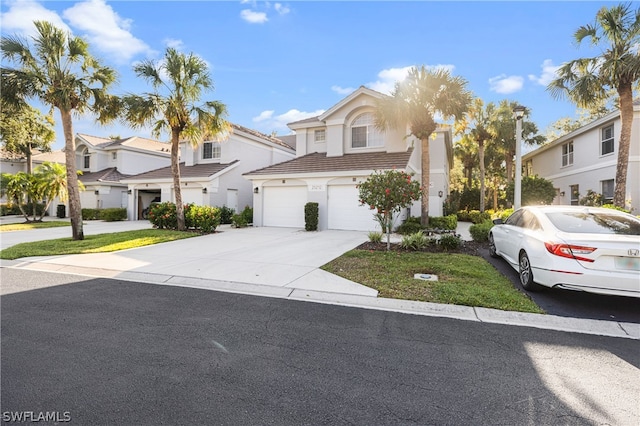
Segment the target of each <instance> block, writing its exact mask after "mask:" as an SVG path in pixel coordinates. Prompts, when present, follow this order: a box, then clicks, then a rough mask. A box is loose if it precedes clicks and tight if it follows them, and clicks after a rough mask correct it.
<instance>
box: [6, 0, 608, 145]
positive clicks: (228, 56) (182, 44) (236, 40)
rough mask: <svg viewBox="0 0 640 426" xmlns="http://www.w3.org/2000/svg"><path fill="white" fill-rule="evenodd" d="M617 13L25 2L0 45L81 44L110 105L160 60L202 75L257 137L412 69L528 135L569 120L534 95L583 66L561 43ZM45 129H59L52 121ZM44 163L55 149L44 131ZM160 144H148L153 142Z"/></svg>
mask: <svg viewBox="0 0 640 426" xmlns="http://www.w3.org/2000/svg"><path fill="white" fill-rule="evenodd" d="M615 4H617V2H602V1H587V2H579V1H566V2H558V1H554V2H539V1H534V2H515V1H514V2H502V1H496V2H486V1H473V2H459V1H450V2H436V1H411V2H382V1H352V2H343V1H317V2H309V1H282V2H259V1H191V2H188V1H105V0H87V1H78V2H74V1H39V2H38V1H31V0H29V1H27V0H2V2H1V9H0V12H1V14H2V15H1V22H0V24H1V31H2V35H3V36H4V35H13V34H19V35H24V36H29V34H33V32H34V28H33V25H32V21H33V20H35V19H44V20H49V21H51V22H53V23H54V24H56V25H58V26H61V27H65V28H66V29H68V30H70V31H71V32H73V33H74V34H75V35H80V36H83V37H86V38H87V40H88V41H89V42H90V46H91V48H92V52H93V53H94V55H95V56H97V57H99V58H100V59H102V61H103V62H104V63H105V64H107V65H110V66H112V67H113V68H115V69H116V70H117V71H118V74H119V81H118V84H117V85H115V86H114V87H113V90H112V92H113V93H114V94H124V93H142V92H145V91H150V90H151V88H150V87H149V86H148V85H147V84H146V83H145V82H144V81H142V80H140V79H138V78H137V77H135V75H134V74H133V72H132V65H133V64H134V63H136V62H137V61H140V60H142V59H146V58H148V59H159V58H161V57H162V54H163V52H164V50H165V49H166V47H167V46H172V47H176V48H178V49H180V50H181V51H184V52H186V53H189V52H194V53H196V54H198V55H199V56H201V57H202V58H204V59H205V60H206V61H207V63H208V64H209V65H210V68H211V74H212V77H213V80H214V83H215V91H213V92H211V93H208V94H207V95H206V97H205V98H204V99H206V100H220V101H222V102H224V103H225V104H227V106H228V109H229V116H228V119H229V120H230V121H232V122H234V123H237V124H240V125H243V126H246V127H250V128H253V129H256V130H259V131H262V132H265V133H271V132H272V131H276V132H277V133H278V134H288V133H290V131H289V129H288V128H287V127H286V123H288V122H291V121H295V120H300V119H303V118H307V117H310V116H314V115H318V114H320V113H321V112H323V111H324V110H326V109H328V108H330V107H331V106H332V105H334V104H335V103H336V102H338V101H340V99H342V98H343V97H344V96H346V95H347V94H348V93H350V91H352V90H354V89H356V88H358V87H359V86H360V85H365V86H367V87H370V88H372V89H375V90H379V91H382V92H388V91H389V90H390V89H391V88H392V87H393V83H394V81H396V80H398V79H402V78H403V77H404V75H405V73H406V70H407V69H408V68H409V67H411V66H413V65H426V66H443V67H446V68H448V69H450V70H451V72H452V73H453V74H454V75H458V76H461V77H463V78H465V79H466V80H467V81H468V82H469V84H468V87H469V89H470V90H472V91H473V93H474V94H475V96H477V97H480V98H482V99H483V100H484V101H485V102H490V101H493V102H499V101H500V100H502V99H509V100H512V101H516V102H518V103H520V104H522V105H525V106H526V107H528V108H529V109H530V111H531V119H532V121H534V122H535V123H536V124H537V125H538V128H539V129H540V131H544V130H545V129H546V128H547V126H549V125H550V124H551V123H553V122H554V121H556V120H557V119H559V118H562V117H567V116H569V117H574V116H575V114H576V108H575V106H574V105H572V104H571V103H570V102H568V101H558V100H555V99H553V98H552V97H551V96H550V95H549V93H548V92H547V91H546V90H545V89H546V84H547V83H548V82H549V81H550V79H551V78H553V75H554V71H555V69H556V68H557V67H558V66H559V65H561V64H562V63H563V62H566V61H569V60H572V59H576V58H578V57H586V56H591V55H594V54H597V53H598V52H597V51H593V50H590V46H589V45H588V44H586V43H584V44H583V45H582V46H580V47H578V46H576V45H575V43H574V41H573V33H574V31H575V30H576V29H577V28H578V27H579V26H581V25H585V24H589V23H592V22H594V18H595V15H596V12H597V11H598V10H599V9H600V8H601V7H602V6H612V5H615ZM54 118H55V119H56V121H57V122H59V117H58V116H57V115H56V116H55V117H54ZM74 132H76V133H88V134H91V135H95V136H108V135H112V134H118V135H120V136H122V137H125V136H132V135H139V136H145V137H150V136H151V135H150V133H149V132H145V131H140V130H133V129H130V128H128V127H127V126H125V125H122V124H120V123H117V124H114V125H110V126H106V127H102V126H99V125H98V124H95V123H94V121H93V119H92V118H91V117H90V116H86V117H78V118H76V120H75V123H74ZM57 133H58V134H57V142H56V143H55V145H54V149H58V148H62V147H63V146H64V143H63V135H62V130H61V126H60V125H59V124H58V125H57ZM168 137H169V136H168V135H165V136H164V137H162V138H160V139H161V140H167V139H168Z"/></svg>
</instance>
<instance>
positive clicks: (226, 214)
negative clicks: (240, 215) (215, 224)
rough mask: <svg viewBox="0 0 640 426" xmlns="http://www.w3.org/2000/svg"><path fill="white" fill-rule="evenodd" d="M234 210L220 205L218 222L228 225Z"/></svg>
mask: <svg viewBox="0 0 640 426" xmlns="http://www.w3.org/2000/svg"><path fill="white" fill-rule="evenodd" d="M235 212H236V211H235V210H234V209H232V208H230V207H227V206H222V207H220V223H222V224H225V225H228V224H230V223H231V219H232V218H233V214H234V213H235Z"/></svg>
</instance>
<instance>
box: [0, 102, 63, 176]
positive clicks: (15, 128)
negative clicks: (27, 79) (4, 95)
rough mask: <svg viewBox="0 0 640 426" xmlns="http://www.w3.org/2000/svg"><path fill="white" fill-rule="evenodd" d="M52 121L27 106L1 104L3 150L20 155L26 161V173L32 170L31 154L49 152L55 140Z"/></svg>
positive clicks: (0, 137)
mask: <svg viewBox="0 0 640 426" xmlns="http://www.w3.org/2000/svg"><path fill="white" fill-rule="evenodd" d="M55 137H56V133H55V131H54V130H53V119H52V118H51V117H50V116H44V115H42V113H41V112H40V111H39V110H38V109H36V108H34V107H32V106H30V105H27V104H21V105H19V106H16V105H12V104H9V103H6V102H2V105H1V109H0V139H2V142H3V144H4V149H5V150H7V151H8V152H11V153H14V154H21V155H24V157H25V158H26V160H27V173H31V172H32V170H33V166H32V161H31V154H32V150H34V149H38V150H40V151H43V152H49V151H51V144H52V143H53V141H54V140H55Z"/></svg>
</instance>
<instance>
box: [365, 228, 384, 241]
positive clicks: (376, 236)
mask: <svg viewBox="0 0 640 426" xmlns="http://www.w3.org/2000/svg"><path fill="white" fill-rule="evenodd" d="M368 236H369V241H371V242H372V243H381V242H382V232H375V231H371V232H369V235H368Z"/></svg>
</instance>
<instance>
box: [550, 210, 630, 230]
mask: <svg viewBox="0 0 640 426" xmlns="http://www.w3.org/2000/svg"><path fill="white" fill-rule="evenodd" d="M546 215H547V217H548V218H549V220H550V221H551V223H553V225H554V226H555V227H556V228H558V229H559V230H561V231H563V232H571V233H587V234H623V235H640V220H638V219H636V218H634V217H629V216H624V215H621V214H616V213H613V212H612V213H593V212H554V213H547V214H546Z"/></svg>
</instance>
